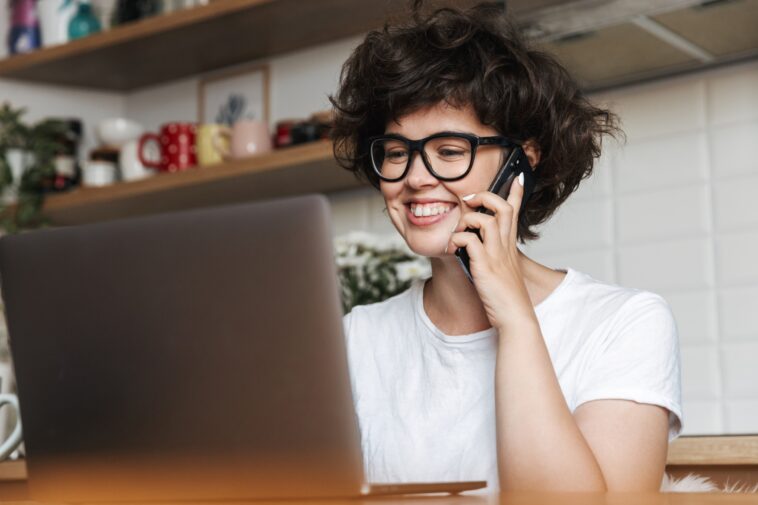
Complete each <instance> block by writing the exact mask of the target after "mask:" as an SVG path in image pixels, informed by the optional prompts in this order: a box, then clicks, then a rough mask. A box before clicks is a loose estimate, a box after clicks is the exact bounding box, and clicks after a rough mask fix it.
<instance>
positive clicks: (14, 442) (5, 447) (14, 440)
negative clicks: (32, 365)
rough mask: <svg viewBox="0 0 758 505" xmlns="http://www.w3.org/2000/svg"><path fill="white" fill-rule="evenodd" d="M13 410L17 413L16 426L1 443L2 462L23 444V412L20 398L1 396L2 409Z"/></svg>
mask: <svg viewBox="0 0 758 505" xmlns="http://www.w3.org/2000/svg"><path fill="white" fill-rule="evenodd" d="M9 408H10V409H13V411H14V412H15V413H16V426H15V427H14V428H13V431H12V432H11V434H10V435H9V436H8V438H6V439H5V440H2V441H1V442H0V461H2V460H4V459H6V458H7V457H8V456H10V454H11V453H12V452H13V451H15V450H16V448H17V447H18V446H19V445H20V444H21V441H22V438H21V437H22V435H21V413H20V412H21V411H20V409H19V408H18V397H17V396H16V395H13V394H0V409H9Z"/></svg>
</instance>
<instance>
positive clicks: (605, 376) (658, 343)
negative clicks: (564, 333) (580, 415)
mask: <svg viewBox="0 0 758 505" xmlns="http://www.w3.org/2000/svg"><path fill="white" fill-rule="evenodd" d="M597 337H598V341H597V342H596V347H595V352H594V353H593V358H592V359H591V360H590V361H589V362H588V363H587V365H586V367H585V369H584V370H583V371H582V374H581V377H580V380H579V384H578V388H577V392H576V396H575V402H574V405H575V406H576V407H578V406H579V405H581V404H582V403H585V402H588V401H591V400H601V399H622V400H632V401H635V402H638V403H648V404H652V405H659V406H661V407H664V408H666V409H668V411H669V441H671V440H674V439H675V438H676V437H677V436H678V435H679V433H680V432H681V429H682V408H681V371H680V357H679V336H678V331H677V327H676V322H675V320H674V315H673V313H672V312H671V308H670V307H669V305H668V303H667V302H666V300H664V299H663V298H662V297H661V296H659V295H657V294H654V293H650V292H647V291H643V292H640V293H638V294H636V295H634V296H633V297H631V298H630V299H629V300H627V301H626V302H625V303H624V304H623V305H622V306H621V308H620V309H619V310H618V312H617V314H616V315H615V316H614V317H613V322H612V323H610V324H609V325H608V327H607V330H605V331H604V332H603V333H602V334H599V335H597Z"/></svg>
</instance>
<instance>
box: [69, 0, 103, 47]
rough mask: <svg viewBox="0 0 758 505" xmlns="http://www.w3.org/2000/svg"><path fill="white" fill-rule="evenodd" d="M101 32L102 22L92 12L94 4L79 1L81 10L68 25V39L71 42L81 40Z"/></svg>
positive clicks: (86, 0)
mask: <svg viewBox="0 0 758 505" xmlns="http://www.w3.org/2000/svg"><path fill="white" fill-rule="evenodd" d="M99 31H100V21H99V20H98V19H97V16H95V13H94V12H93V11H92V4H90V2H89V0H79V8H78V9H77V10H76V14H75V15H74V17H73V18H71V22H70V23H69V24H68V38H69V39H70V40H75V39H80V38H82V37H86V36H87V35H92V34H93V33H97V32H99Z"/></svg>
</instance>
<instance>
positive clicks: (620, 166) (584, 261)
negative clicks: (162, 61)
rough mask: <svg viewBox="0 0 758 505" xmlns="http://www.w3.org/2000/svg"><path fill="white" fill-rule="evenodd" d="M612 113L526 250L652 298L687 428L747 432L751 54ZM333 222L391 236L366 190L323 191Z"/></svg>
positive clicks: (607, 100)
mask: <svg viewBox="0 0 758 505" xmlns="http://www.w3.org/2000/svg"><path fill="white" fill-rule="evenodd" d="M594 98H595V99H596V100H597V101H598V102H602V103H604V104H607V105H609V106H610V107H611V108H613V109H614V110H615V111H617V112H618V113H619V114H620V115H621V118H622V121H623V128H624V130H625V132H626V134H627V142H626V143H625V144H619V143H615V142H609V143H607V145H606V148H605V149H604V152H605V154H604V155H603V158H602V159H601V160H600V162H599V163H598V165H597V168H596V171H595V174H594V175H593V177H592V178H591V179H589V180H587V181H585V182H584V183H583V185H582V186H581V187H580V189H579V190H578V191H577V193H576V194H575V195H573V196H572V197H571V198H569V200H568V201H567V202H566V203H565V204H564V206H563V207H562V208H561V209H559V211H558V212H557V213H556V215H555V216H554V217H553V219H552V220H551V221H549V222H548V223H546V224H545V225H544V226H543V227H542V237H541V238H540V240H538V241H537V242H536V243H534V244H530V245H527V246H526V247H525V248H524V250H525V252H526V253H527V254H528V255H530V256H531V257H533V258H534V259H536V260H538V261H540V262H543V263H545V264H547V265H550V266H553V267H563V266H567V265H568V266H572V267H573V268H576V269H578V270H582V271H585V272H587V273H589V274H590V275H592V276H594V277H596V278H598V279H602V280H606V281H610V282H615V283H619V284H622V285H625V286H630V287H637V288H642V289H648V290H651V291H654V292H657V293H660V294H661V295H663V296H664V297H665V298H666V299H667V300H668V302H669V304H670V305H671V307H672V310H673V311H674V314H675V316H676V319H677V325H678V328H679V333H680V346H681V352H682V368H683V370H682V376H683V391H682V394H683V401H684V405H683V407H684V416H685V433H687V434H716V433H758V63H756V62H752V63H747V64H742V65H736V66H732V67H728V68H723V69H719V70H715V71H710V72H705V73H700V74H694V75H689V76H684V77H678V78H674V79H670V80H666V81H660V82H656V83H653V84H647V85H641V86H636V87H630V88H626V89H622V90H618V91H614V92H612V93H606V94H604V95H602V96H596V97H594ZM332 201H333V202H334V203H335V207H334V212H335V218H336V221H335V232H337V233H342V232H346V231H349V230H352V229H364V230H371V231H375V232H381V233H386V232H389V233H392V232H393V229H392V227H391V226H390V225H389V224H388V221H387V219H386V217H384V216H383V215H382V213H381V209H382V207H383V205H382V200H381V198H380V197H379V196H378V195H377V193H376V192H375V191H372V190H365V191H353V192H350V193H346V194H340V195H333V197H332Z"/></svg>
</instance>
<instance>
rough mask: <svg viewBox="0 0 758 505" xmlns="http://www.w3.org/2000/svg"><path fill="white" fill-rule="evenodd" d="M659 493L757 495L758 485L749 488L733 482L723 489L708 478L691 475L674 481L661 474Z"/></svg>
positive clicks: (665, 474)
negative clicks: (661, 480)
mask: <svg viewBox="0 0 758 505" xmlns="http://www.w3.org/2000/svg"><path fill="white" fill-rule="evenodd" d="M661 492H663V493H758V484H756V485H755V486H753V487H749V486H748V485H747V484H741V483H740V482H735V483H733V484H728V483H727V484H726V485H725V486H724V488H723V489H722V488H719V486H718V485H717V484H716V483H715V482H713V481H712V480H711V479H709V478H708V477H704V476H702V475H696V474H694V473H691V474H689V475H687V476H686V477H682V478H681V479H675V478H673V477H671V476H670V475H669V474H667V473H664V474H663V482H661Z"/></svg>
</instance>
